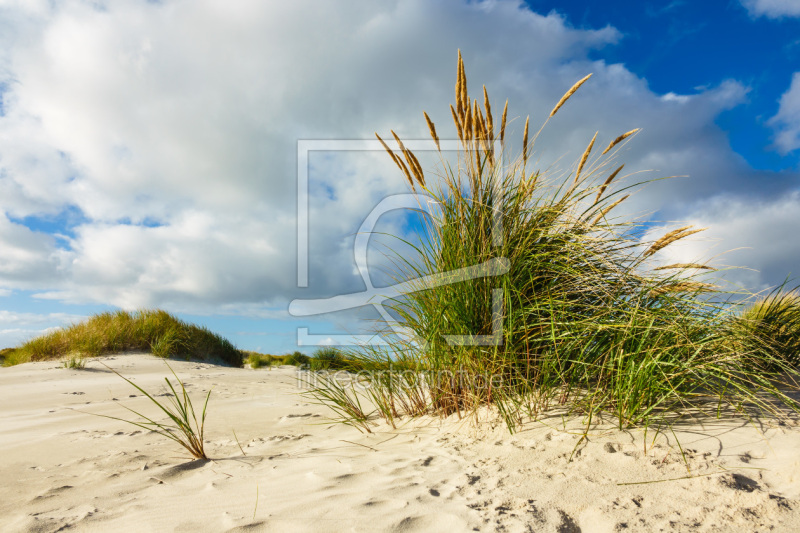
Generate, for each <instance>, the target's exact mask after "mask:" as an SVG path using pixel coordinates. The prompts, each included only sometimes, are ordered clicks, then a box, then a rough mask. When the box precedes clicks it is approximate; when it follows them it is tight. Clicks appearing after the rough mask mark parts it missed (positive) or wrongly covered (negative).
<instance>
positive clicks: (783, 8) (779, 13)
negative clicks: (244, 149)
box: [741, 0, 800, 19]
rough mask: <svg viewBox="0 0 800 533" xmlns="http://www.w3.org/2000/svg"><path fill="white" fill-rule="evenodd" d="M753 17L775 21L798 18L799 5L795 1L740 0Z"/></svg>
mask: <svg viewBox="0 0 800 533" xmlns="http://www.w3.org/2000/svg"><path fill="white" fill-rule="evenodd" d="M741 2H742V5H743V6H744V7H746V8H747V11H748V12H749V13H750V15H752V16H753V17H761V16H766V17H769V18H773V19H777V18H782V17H800V4H799V3H797V2H796V1H795V0H741Z"/></svg>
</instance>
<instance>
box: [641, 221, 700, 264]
mask: <svg viewBox="0 0 800 533" xmlns="http://www.w3.org/2000/svg"><path fill="white" fill-rule="evenodd" d="M691 227H692V226H684V227H682V228H678V229H676V230H673V231H670V232H669V233H667V234H666V235H664V236H663V237H661V238H660V239H658V240H657V241H656V242H655V243H653V245H652V246H650V248H648V249H647V251H646V252H645V253H644V257H649V256H651V255H653V254H654V253H656V252H657V251H659V250H661V249H662V248H665V247H667V246H669V245H670V244H672V243H673V242H675V241H677V240H680V239H683V238H684V237H688V236H689V235H694V234H695V233H700V232H701V231H705V230H706V229H708V228H700V229H695V230H689V228H691Z"/></svg>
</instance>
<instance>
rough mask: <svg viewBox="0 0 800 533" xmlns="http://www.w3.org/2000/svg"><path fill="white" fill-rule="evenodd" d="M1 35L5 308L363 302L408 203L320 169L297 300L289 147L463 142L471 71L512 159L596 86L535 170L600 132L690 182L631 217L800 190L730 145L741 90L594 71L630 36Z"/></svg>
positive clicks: (359, 22)
mask: <svg viewBox="0 0 800 533" xmlns="http://www.w3.org/2000/svg"><path fill="white" fill-rule="evenodd" d="M0 13H2V17H3V19H4V20H5V21H6V22H5V24H6V25H7V26H9V27H13V28H15V29H14V30H13V31H11V32H9V33H7V34H4V35H3V36H2V37H0V39H2V44H3V46H2V49H3V52H2V54H0V62H1V63H2V64H0V75H1V76H2V78H3V79H2V80H0V81H2V84H3V87H4V89H3V93H2V99H3V100H2V103H3V106H2V109H3V115H2V116H0V211H2V212H4V213H5V217H2V218H0V245H1V246H4V247H5V248H7V249H9V250H12V251H13V253H11V254H0V258H1V259H0V287H5V288H13V289H16V288H28V289H36V290H38V296H39V297H40V298H49V299H56V300H61V301H66V302H71V303H79V302H95V303H104V304H113V305H117V306H120V307H124V308H132V307H141V306H156V305H160V306H167V307H169V308H171V309H179V310H185V311H190V312H213V311H215V310H216V311H219V310H225V311H226V312H242V313H246V314H250V315H253V316H279V315H280V312H279V310H280V309H285V308H286V303H287V302H288V301H289V300H290V299H291V298H294V297H298V296H302V297H321V296H330V295H333V294H337V293H340V292H350V291H356V290H361V289H363V284H362V282H361V281H360V279H359V277H358V276H357V275H356V274H355V272H354V260H353V252H352V245H353V234H354V232H355V231H356V230H357V229H358V227H359V224H360V222H361V220H363V218H364V217H365V216H366V215H367V214H368V213H369V211H370V209H371V207H372V206H374V205H375V204H376V203H377V202H378V201H379V200H380V199H381V198H382V197H383V196H385V195H387V194H391V193H396V192H403V191H404V190H405V185H404V183H403V179H402V177H401V176H400V175H399V174H398V172H397V170H396V169H394V167H393V166H392V165H391V162H389V161H387V157H386V155H385V154H384V153H382V152H376V153H363V152H361V153H358V154H349V153H347V154H345V153H341V154H337V153H325V152H315V153H312V154H311V155H310V157H309V165H310V166H309V178H310V181H311V183H310V194H311V197H310V200H309V212H310V219H309V224H310V228H311V233H310V248H309V249H310V252H311V256H310V258H309V264H310V271H309V272H310V279H309V287H308V288H307V289H298V288H296V268H297V264H296V261H297V260H296V252H297V243H296V232H297V225H296V207H295V205H296V187H297V185H296V175H297V168H296V167H297V152H296V149H297V142H298V140H299V139H369V138H373V137H372V135H373V132H374V131H379V132H381V133H388V131H389V129H390V128H392V129H394V130H395V131H397V132H398V134H400V135H401V136H403V137H404V138H407V139H414V138H417V139H421V138H426V137H427V127H426V126H425V122H424V120H422V110H423V109H424V110H427V111H428V113H429V114H430V115H431V117H432V118H433V119H434V121H436V123H437V129H438V130H439V133H440V136H442V137H443V138H448V137H449V138H452V137H453V136H454V135H455V132H454V128H453V127H452V125H448V124H450V116H449V111H448V107H447V106H448V104H449V103H450V101H451V99H452V87H453V82H454V78H455V54H456V50H457V49H458V48H461V49H462V52H463V54H464V58H465V61H466V64H467V69H468V77H469V82H470V89H471V92H472V93H473V94H476V95H477V94H478V93H479V90H480V85H481V84H482V83H485V84H486V85H487V88H488V90H489V92H490V95H492V97H493V98H494V99H496V100H493V107H494V109H502V104H503V101H504V99H505V97H509V99H510V102H511V103H510V116H511V118H513V119H514V120H513V121H512V122H511V123H510V125H509V138H510V139H511V141H512V142H515V143H516V144H517V147H518V144H519V141H520V139H519V138H520V137H521V132H522V131H521V130H522V124H523V123H524V117H525V115H526V114H528V113H531V114H532V122H533V123H534V124H538V123H539V122H541V121H543V120H544V118H545V117H546V114H547V113H548V112H549V110H550V109H551V108H552V106H553V104H554V102H556V101H557V100H558V98H559V97H560V96H561V95H562V94H563V92H564V91H565V90H566V89H567V88H568V87H569V86H570V85H572V83H573V82H574V81H576V80H577V79H580V78H582V77H583V76H584V75H586V73H588V72H594V77H593V78H592V80H591V82H590V83H587V84H586V85H585V86H584V87H583V88H582V89H581V91H580V92H579V93H577V94H576V95H575V96H574V97H573V98H572V99H571V100H570V102H569V103H568V105H567V106H565V107H564V108H563V109H562V110H561V111H559V113H558V115H557V116H556V117H555V118H554V119H553V120H551V121H550V123H549V124H548V126H547V129H546V130H545V132H544V133H543V135H542V137H541V138H540V142H538V144H537V146H536V153H535V155H534V157H536V158H538V160H539V162H540V163H541V164H542V165H543V166H545V167H547V166H549V165H550V164H551V163H553V162H555V161H557V160H559V159H561V158H562V156H564V157H565V158H564V159H561V160H562V161H570V160H571V159H572V158H574V157H576V156H578V155H580V153H581V152H582V151H583V148H584V147H585V146H586V143H587V142H588V141H589V139H591V137H592V135H593V134H594V132H595V131H597V130H599V131H600V132H601V133H600V136H599V138H598V145H600V144H603V143H607V142H608V141H609V140H611V139H613V138H614V137H616V136H617V135H618V134H619V133H621V132H624V131H627V130H630V129H633V128H635V127H643V128H644V129H643V131H642V132H641V133H640V134H639V135H638V136H637V137H636V138H635V139H634V142H632V143H631V144H630V145H629V146H630V148H626V149H625V150H624V151H623V153H622V155H621V157H622V158H624V160H625V161H626V162H627V166H626V168H628V169H630V171H631V172H636V171H640V170H648V169H652V170H654V171H656V172H654V173H651V174H647V175H641V176H640V177H644V178H654V177H659V176H663V175H665V174H669V175H687V174H688V175H690V176H691V177H690V178H687V179H681V180H673V181H672V182H661V183H659V184H655V185H652V186H649V187H647V188H645V189H644V190H643V191H641V192H640V193H639V194H637V196H636V197H635V201H633V202H631V203H630V206H629V207H628V209H629V210H631V212H636V213H653V212H656V211H657V212H658V213H659V215H660V216H662V217H666V218H669V217H673V218H674V217H681V216H684V217H688V216H695V215H696V214H697V213H698V212H699V211H698V210H700V211H702V210H703V209H707V206H708V205H710V204H709V203H708V202H711V201H712V200H713V199H714V198H715V197H717V196H718V195H719V194H720V193H721V192H723V191H724V192H725V194H727V195H728V197H731V198H738V199H741V198H746V197H752V196H753V195H756V197H758V198H759V199H760V200H761V201H763V202H764V204H765V205H769V204H770V202H772V203H774V202H777V201H778V199H779V198H780V197H781V195H782V194H784V193H785V192H786V191H789V190H793V189H794V188H797V185H798V176H797V174H796V173H788V172H787V173H778V174H767V173H763V172H758V171H754V170H753V169H751V168H750V167H749V166H748V165H747V164H746V163H745V162H744V161H743V160H742V159H741V158H740V157H738V156H737V155H736V154H735V153H734V152H733V151H732V150H731V148H730V146H729V145H728V141H727V137H726V134H725V132H723V131H722V130H720V129H719V127H718V126H717V125H716V124H715V119H716V117H717V116H718V114H719V113H720V112H722V111H724V110H726V109H730V108H731V107H733V106H736V105H739V104H740V103H742V102H743V101H745V99H746V93H747V88H746V87H744V86H743V85H742V84H740V83H739V82H737V81H735V80H719V83H718V84H717V85H716V86H714V87H711V88H708V89H705V90H702V91H700V92H697V93H695V94H683V95H677V94H673V93H668V94H666V95H659V94H655V93H653V92H652V91H651V90H650V89H649V87H648V84H647V81H646V80H644V79H641V78H638V77H637V76H635V75H634V74H632V73H631V72H630V71H628V70H627V69H626V68H625V67H624V66H623V65H619V64H607V63H605V62H603V61H596V60H591V59H590V57H589V56H590V52H591V51H592V50H596V49H598V48H602V47H604V46H610V45H614V44H615V43H617V42H619V40H620V39H621V38H622V37H621V34H620V33H619V32H618V31H617V30H615V29H614V28H611V27H606V28H599V29H594V30H585V29H575V28H572V27H570V26H569V25H568V24H567V23H566V22H565V20H564V19H563V18H562V17H561V16H560V15H558V14H557V13H551V14H549V15H546V16H543V15H539V14H536V13H533V12H531V11H530V10H528V8H526V7H524V6H523V5H521V4H520V3H519V2H517V1H516V0H497V1H492V2H466V1H464V2H455V1H444V0H436V1H427V0H425V1H423V0H414V1H403V2H398V1H395V0H384V1H380V2H361V1H344V2H336V3H320V2H310V1H308V2H306V1H296V2H285V3H277V2H258V1H255V0H253V1H250V0H236V1H233V2H227V3H225V4H224V6H223V5H222V4H220V3H218V2H215V1H211V0H191V1H190V0H172V1H167V2H141V1H134V0H120V1H118V2H97V1H88V0H86V1H82V0H65V1H62V2H45V1H41V2H30V3H28V2H9V1H6V2H4V3H2V4H0ZM9 21H11V22H9ZM4 27H5V26H4ZM442 28H447V29H446V31H443V30H442ZM623 205H625V204H623ZM65 212H77V213H80V217H76V219H75V221H74V222H73V223H71V224H68V225H69V227H68V228H65V231H64V232H63V233H64V235H61V236H56V235H54V234H53V232H41V231H35V230H33V229H29V228H28V227H25V226H24V225H22V223H21V221H22V220H29V219H37V218H41V217H56V218H58V217H60V216H62V215H63V213H65ZM26 217H27V218H26ZM386 224H387V226H385V227H387V228H389V229H392V230H393V231H404V226H403V225H402V223H401V222H399V221H397V220H395V221H394V222H386ZM29 225H30V224H29ZM31 227H33V226H31ZM67 230H68V231H67ZM731 237H732V238H735V237H736V235H732V236H731ZM733 246H736V245H735V244H734V245H733ZM798 256H800V254H798ZM770 257H771V256H769V257H767V258H766V259H765V261H766V262H767V263H768V264H769V265H772V264H773V263H770V261H772V259H770ZM371 258H372V259H371V260H373V261H374V262H376V263H379V262H380V261H381V257H380V254H373V255H372V256H371ZM2 261H4V262H2ZM776 261H777V263H775V264H780V265H782V264H783V263H781V261H782V259H780V258H777V259H776ZM767 270H768V271H769V269H767ZM770 272H771V271H770ZM764 279H766V278H764ZM762 281H763V279H761V278H759V282H762Z"/></svg>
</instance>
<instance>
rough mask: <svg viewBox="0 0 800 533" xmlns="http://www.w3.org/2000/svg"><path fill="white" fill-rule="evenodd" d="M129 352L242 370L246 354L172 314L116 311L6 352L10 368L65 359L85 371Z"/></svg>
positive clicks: (5, 362)
mask: <svg viewBox="0 0 800 533" xmlns="http://www.w3.org/2000/svg"><path fill="white" fill-rule="evenodd" d="M128 350H141V351H148V352H152V353H153V354H154V355H156V356H159V357H172V358H178V359H194V360H199V361H207V362H210V363H224V364H228V365H232V366H242V358H243V355H244V354H243V353H242V352H241V351H240V350H237V349H236V347H235V346H234V345H233V344H232V343H231V342H230V341H229V340H227V339H225V338H223V337H221V336H219V335H217V334H215V333H212V332H211V331H209V330H208V329H206V328H204V327H199V326H195V325H192V324H187V323H186V322H184V321H182V320H179V319H177V318H175V317H174V316H172V315H170V314H169V313H167V312H166V311H161V310H142V311H135V312H133V313H129V312H127V311H116V312H110V313H101V314H98V315H94V316H92V317H91V318H89V319H88V320H86V321H85V322H80V323H78V324H73V325H71V326H69V327H66V328H60V329H57V330H55V331H52V332H50V333H46V334H44V335H42V336H39V337H36V338H34V339H31V340H29V341H28V342H26V343H24V344H22V345H21V346H19V347H17V348H13V349H6V350H4V351H3V352H4V355H5V360H4V362H3V364H4V365H5V366H10V365H16V364H19V363H27V362H29V361H46V360H54V359H65V358H66V360H67V361H72V363H69V362H68V363H67V366H68V367H70V368H81V364H80V362H79V361H80V359H82V358H86V357H96V356H99V355H106V354H111V353H116V352H122V351H128Z"/></svg>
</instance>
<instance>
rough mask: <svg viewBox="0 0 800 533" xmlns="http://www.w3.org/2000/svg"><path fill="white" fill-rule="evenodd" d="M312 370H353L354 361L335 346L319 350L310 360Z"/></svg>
mask: <svg viewBox="0 0 800 533" xmlns="http://www.w3.org/2000/svg"><path fill="white" fill-rule="evenodd" d="M310 367H311V370H353V369H354V361H352V360H351V359H349V358H347V357H345V355H344V353H343V352H342V351H341V350H340V349H339V348H337V347H335V346H323V347H321V348H317V349H316V350H315V351H314V353H313V354H311V359H310Z"/></svg>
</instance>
